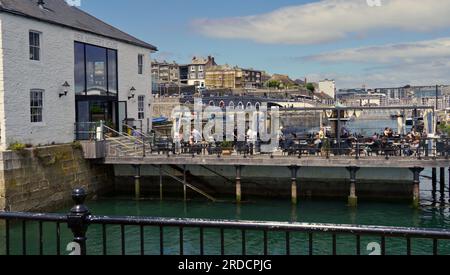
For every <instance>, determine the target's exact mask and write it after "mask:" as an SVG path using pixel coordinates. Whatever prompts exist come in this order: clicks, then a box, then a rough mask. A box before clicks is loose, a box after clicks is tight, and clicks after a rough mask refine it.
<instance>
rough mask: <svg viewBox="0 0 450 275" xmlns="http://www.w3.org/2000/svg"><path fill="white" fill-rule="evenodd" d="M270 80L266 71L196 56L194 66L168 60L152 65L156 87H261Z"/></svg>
mask: <svg viewBox="0 0 450 275" xmlns="http://www.w3.org/2000/svg"><path fill="white" fill-rule="evenodd" d="M268 79H269V77H268V76H267V74H266V73H265V72H264V71H261V70H254V69H244V68H240V67H237V66H229V65H218V64H217V63H216V61H215V58H214V57H212V56H208V57H207V58H203V57H194V58H193V59H192V61H191V63H190V64H184V65H179V64H177V63H175V62H172V63H169V62H166V61H162V62H158V61H154V62H153V63H152V80H153V83H154V85H153V88H154V90H155V89H159V88H160V86H170V85H176V86H180V85H189V86H195V87H196V88H218V89H240V88H261V87H262V86H263V85H264V83H265V81H267V80H268Z"/></svg>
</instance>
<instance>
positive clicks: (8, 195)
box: [0, 145, 114, 212]
mask: <svg viewBox="0 0 450 275" xmlns="http://www.w3.org/2000/svg"><path fill="white" fill-rule="evenodd" d="M74 188H84V189H85V190H87V192H88V195H89V197H90V198H93V197H95V196H96V195H97V194H99V193H102V192H108V191H110V190H112V189H113V188H114V179H113V168H112V166H110V165H104V164H94V163H90V162H89V161H87V160H85V159H84V157H83V153H82V151H81V149H79V148H77V147H76V146H72V145H58V146H50V147H43V148H37V149H26V150H23V151H21V152H12V151H3V152H0V211H1V210H9V211H19V212H20V211H54V210H56V209H58V208H60V207H64V206H66V205H70V204H71V203H72V198H71V193H72V190H73V189H74Z"/></svg>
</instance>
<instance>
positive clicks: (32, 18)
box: [0, 0, 157, 149]
mask: <svg viewBox="0 0 450 275" xmlns="http://www.w3.org/2000/svg"><path fill="white" fill-rule="evenodd" d="M156 50H157V49H156V47H154V46H153V45H150V44H148V43H146V42H143V41H141V40H139V39H136V38H134V37H132V36H130V35H128V34H126V33H124V32H121V31H120V30H118V29H116V28H114V27H112V26H110V25H108V24H106V23H104V22H102V21H100V20H99V19H97V18H95V17H93V16H91V15H89V14H87V13H85V12H83V11H81V10H79V9H78V8H76V7H72V6H69V5H68V4H66V2H65V1H64V0H44V1H42V0H40V1H39V0H1V1H0V127H1V129H0V130H1V135H0V137H1V140H0V147H1V148H0V149H5V148H7V147H8V146H9V145H10V144H11V143H13V142H20V143H26V144H32V145H39V144H41V145H46V144H52V143H57V144H59V143H69V142H72V141H73V140H74V139H75V135H74V130H75V128H76V127H75V124H76V123H78V125H82V124H83V123H85V122H97V121H100V120H103V121H106V122H108V123H109V125H110V126H111V127H114V128H116V129H119V128H120V127H121V122H122V121H124V120H125V119H135V120H140V121H142V124H143V125H144V129H145V130H147V128H148V127H151V126H150V125H151V117H152V115H151V98H152V97H151V77H150V76H151V67H150V64H151V60H150V54H151V53H152V52H154V51H156ZM79 128H80V129H82V128H83V127H80V126H79ZM79 137H81V138H82V137H83V136H79Z"/></svg>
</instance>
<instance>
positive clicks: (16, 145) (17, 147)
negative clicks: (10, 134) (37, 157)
mask: <svg viewBox="0 0 450 275" xmlns="http://www.w3.org/2000/svg"><path fill="white" fill-rule="evenodd" d="M26 148H27V146H26V145H25V144H23V143H20V142H13V143H11V144H10V145H9V147H8V150H11V151H14V152H22V151H24V150H25V149H26Z"/></svg>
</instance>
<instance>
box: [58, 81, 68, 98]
mask: <svg viewBox="0 0 450 275" xmlns="http://www.w3.org/2000/svg"><path fill="white" fill-rule="evenodd" d="M62 87H63V90H62V92H60V93H59V98H61V97H63V96H67V94H68V93H69V88H70V84H69V83H68V82H67V81H66V82H64V84H63V85H62Z"/></svg>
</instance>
